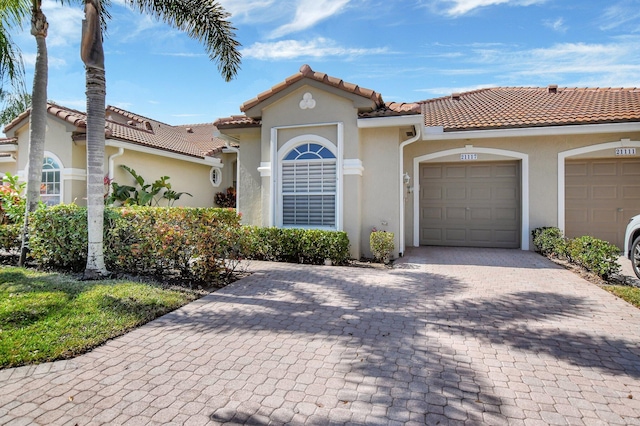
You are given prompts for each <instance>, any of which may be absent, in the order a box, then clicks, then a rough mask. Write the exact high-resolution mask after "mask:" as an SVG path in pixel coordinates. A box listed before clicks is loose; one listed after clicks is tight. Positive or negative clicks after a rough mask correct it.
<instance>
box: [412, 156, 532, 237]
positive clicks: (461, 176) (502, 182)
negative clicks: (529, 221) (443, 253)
mask: <svg viewBox="0 0 640 426" xmlns="http://www.w3.org/2000/svg"><path fill="white" fill-rule="evenodd" d="M438 168H440V170H441V171H442V172H441V173H439V172H437V171H436V170H437V169H438ZM427 176H429V178H427ZM436 176H441V177H440V178H436ZM420 187H421V191H420V195H421V196H420V212H421V213H420V244H426V245H446V246H447V245H448V246H469V247H505V248H507V247H509V248H517V247H519V246H520V235H521V230H520V220H521V214H520V203H521V201H520V172H519V162H515V161H514V162H487V163H474V164H468V163H465V164H458V163H455V164H454V163H440V164H433V163H432V164H424V165H420ZM427 187H428V188H431V189H429V190H428V191H424V188H427ZM439 193H441V194H443V197H442V199H436V197H435V196H433V195H430V194H439ZM425 195H430V196H425ZM432 209H433V210H432ZM436 209H441V210H438V211H441V212H443V215H442V217H441V218H439V217H436V214H434V213H433V211H435V210H436Z"/></svg>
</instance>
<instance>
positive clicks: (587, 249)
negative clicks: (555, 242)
mask: <svg viewBox="0 0 640 426" xmlns="http://www.w3.org/2000/svg"><path fill="white" fill-rule="evenodd" d="M567 256H568V258H569V261H570V262H573V263H576V264H578V265H580V266H582V267H583V268H585V269H586V270H588V271H591V272H593V273H595V274H597V275H598V276H600V277H601V278H602V279H604V280H607V279H608V278H609V277H611V276H612V275H614V274H616V273H618V272H620V269H621V266H620V264H619V263H618V256H620V249H619V248H618V247H616V246H614V245H613V244H611V243H608V242H606V241H603V240H599V239H597V238H593V237H590V236H588V235H587V236H583V237H578V238H574V239H572V240H569V243H568V245H567Z"/></svg>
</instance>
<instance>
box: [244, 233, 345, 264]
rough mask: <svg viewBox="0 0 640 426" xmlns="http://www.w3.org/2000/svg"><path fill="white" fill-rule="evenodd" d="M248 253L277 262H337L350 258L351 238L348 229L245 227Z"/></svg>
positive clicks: (253, 257)
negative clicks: (341, 230) (346, 231)
mask: <svg viewBox="0 0 640 426" xmlns="http://www.w3.org/2000/svg"><path fill="white" fill-rule="evenodd" d="M243 232H244V237H245V238H246V243H245V245H244V249H245V250H246V251H245V253H244V256H245V257H247V258H250V259H256V260H269V261H275V262H291V263H311V264H315V265H320V264H323V263H324V261H325V260H326V259H331V262H332V263H333V264H335V265H343V264H345V263H347V262H348V260H349V238H348V237H347V234H346V233H345V232H338V231H324V230H318V229H298V228H273V227H270V228H261V227H255V226H245V227H243Z"/></svg>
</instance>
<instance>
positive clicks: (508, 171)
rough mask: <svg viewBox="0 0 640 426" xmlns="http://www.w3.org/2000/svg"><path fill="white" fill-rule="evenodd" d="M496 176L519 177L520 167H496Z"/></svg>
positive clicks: (514, 165)
mask: <svg viewBox="0 0 640 426" xmlns="http://www.w3.org/2000/svg"><path fill="white" fill-rule="evenodd" d="M495 176H496V177H512V178H517V177H518V166H517V165H516V164H512V165H504V166H496V167H495Z"/></svg>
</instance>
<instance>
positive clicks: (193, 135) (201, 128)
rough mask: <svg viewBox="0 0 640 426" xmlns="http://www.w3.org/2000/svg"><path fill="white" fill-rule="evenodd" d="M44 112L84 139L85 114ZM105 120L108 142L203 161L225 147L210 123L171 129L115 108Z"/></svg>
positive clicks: (56, 108) (25, 114) (60, 108)
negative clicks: (214, 134) (74, 128)
mask: <svg viewBox="0 0 640 426" xmlns="http://www.w3.org/2000/svg"><path fill="white" fill-rule="evenodd" d="M30 112H31V111H30V110H27V111H25V112H23V113H22V114H20V116H18V117H17V118H16V119H15V120H13V121H12V122H11V123H9V124H8V125H7V126H6V127H5V132H6V131H8V130H10V129H11V128H13V127H14V126H16V125H17V124H18V123H19V122H21V121H22V120H23V119H25V118H26V117H28V116H29V114H30ZM47 112H48V113H49V114H51V115H54V116H56V117H58V118H60V119H62V120H65V121H66V122H68V123H70V124H72V125H73V126H75V127H76V128H77V131H76V132H75V133H74V138H75V139H84V137H85V133H86V118H87V117H86V114H85V113H84V112H80V111H76V110H74V109H71V108H66V107H63V106H61V105H55V104H48V105H47ZM106 117H107V118H106V121H105V127H106V128H105V134H106V136H107V138H109V139H118V140H121V141H124V142H129V143H133V144H136V145H142V146H146V147H150V148H156V149H161V150H164V151H169V152H174V153H178V154H184V155H188V156H192V157H202V158H203V157H205V156H211V155H214V154H216V153H218V152H220V151H222V149H223V148H224V147H225V146H226V142H225V141H224V140H222V139H219V138H216V137H214V136H213V133H214V131H215V130H216V127H215V126H214V124H213V123H203V124H189V125H182V126H172V125H169V124H165V123H162V122H159V121H157V120H153V119H150V118H147V117H143V116H140V115H137V114H134V113H132V112H130V111H126V110H123V109H121V108H117V107H114V106H108V107H107V108H106Z"/></svg>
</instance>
